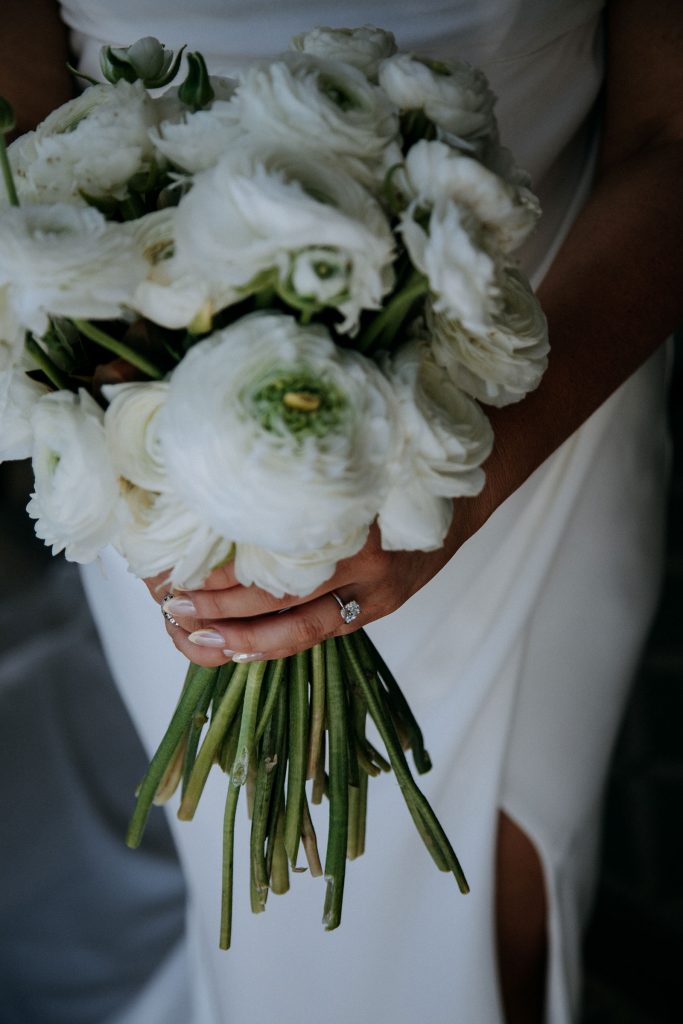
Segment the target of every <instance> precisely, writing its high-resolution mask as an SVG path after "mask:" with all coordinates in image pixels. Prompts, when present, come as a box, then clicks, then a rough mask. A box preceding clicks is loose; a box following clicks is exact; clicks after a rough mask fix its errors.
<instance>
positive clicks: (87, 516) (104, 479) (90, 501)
mask: <svg viewBox="0 0 683 1024" xmlns="http://www.w3.org/2000/svg"><path fill="white" fill-rule="evenodd" d="M103 420H104V413H103V412H102V410H101V409H100V407H99V406H98V405H97V403H96V402H95V401H94V400H93V399H92V398H91V397H90V395H89V394H88V393H87V392H86V391H83V390H81V391H79V393H78V395H74V394H72V393H71V392H70V391H55V392H53V393H52V394H49V395H45V396H44V397H43V398H41V399H40V400H39V401H38V402H37V404H36V405H35V406H34V409H33V413H32V416H31V426H32V428H33V474H34V478H35V484H34V488H35V489H34V493H33V495H32V497H31V500H30V502H29V503H28V505H27V512H28V514H29V515H30V516H31V518H32V519H35V520H36V525H35V531H36V535H37V536H38V537H40V539H41V540H43V541H45V543H46V544H48V545H51V547H52V553H53V555H56V554H58V553H59V552H60V551H64V554H65V556H66V558H67V559H68V560H69V561H70V562H91V561H93V559H95V558H96V557H97V555H98V554H99V552H100V551H101V550H102V548H104V547H106V546H107V544H110V543H111V542H112V541H113V540H114V539H115V538H116V535H117V533H118V531H119V529H120V526H121V522H122V519H123V516H124V507H123V503H122V501H121V498H120V495H119V483H118V479H117V476H116V473H115V471H114V467H113V466H112V464H111V461H110V458H109V453H108V451H107V443H106V439H105V435H104V424H103Z"/></svg>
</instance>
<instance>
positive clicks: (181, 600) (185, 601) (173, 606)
mask: <svg viewBox="0 0 683 1024" xmlns="http://www.w3.org/2000/svg"><path fill="white" fill-rule="evenodd" d="M163 607H164V611H167V612H170V613H171V615H196V614H197V609H196V608H195V606H194V605H193V604H192V601H190V599H189V597H169V598H168V600H167V601H164V603H163Z"/></svg>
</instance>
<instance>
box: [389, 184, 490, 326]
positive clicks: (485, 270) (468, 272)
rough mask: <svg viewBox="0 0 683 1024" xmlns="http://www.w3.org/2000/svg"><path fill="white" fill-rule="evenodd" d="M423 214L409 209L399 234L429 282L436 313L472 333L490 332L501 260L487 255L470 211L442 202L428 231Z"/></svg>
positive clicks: (402, 221) (429, 223)
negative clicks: (442, 313) (442, 314)
mask: <svg viewBox="0 0 683 1024" xmlns="http://www.w3.org/2000/svg"><path fill="white" fill-rule="evenodd" d="M420 213H421V211H420V208H419V206H418V203H417V201H414V202H413V203H411V205H410V206H409V207H408V209H407V210H406V211H405V213H404V214H403V215H402V217H401V221H400V225H399V230H400V231H401V234H402V235H403V241H404V242H405V246H406V249H407V250H408V254H409V255H410V258H411V260H412V262H413V264H414V265H415V266H416V267H417V268H418V270H421V271H422V273H423V274H425V275H426V277H427V279H428V281H429V287H430V290H431V292H432V302H433V305H434V308H435V309H436V310H438V311H439V312H444V313H445V314H447V315H448V316H450V317H451V318H452V319H454V320H461V321H462V323H463V324H464V325H466V326H467V327H468V328H469V329H470V330H473V331H482V330H486V329H487V328H488V326H489V325H490V324H491V322H492V317H493V316H494V315H495V313H496V312H497V311H498V309H499V307H500V287H499V284H498V277H499V274H500V259H499V258H498V259H497V258H496V257H495V256H493V255H491V254H490V253H489V252H487V251H486V249H485V248H484V245H483V239H482V237H481V235H482V233H481V229H480V226H479V224H478V222H477V221H476V220H475V218H474V217H473V216H472V214H471V213H469V212H468V211H467V210H463V209H462V208H460V207H458V206H456V205H455V204H454V203H451V202H449V201H448V200H440V201H439V202H437V203H436V204H435V205H434V208H433V209H432V211H431V213H430V214H429V218H428V221H427V224H426V226H423V223H421V221H422V218H421V217H420ZM418 217H419V220H418Z"/></svg>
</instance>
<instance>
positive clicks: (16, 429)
mask: <svg viewBox="0 0 683 1024" xmlns="http://www.w3.org/2000/svg"><path fill="white" fill-rule="evenodd" d="M48 393H49V389H48V388H47V387H46V386H45V385H44V384H40V383H39V382H38V381H36V380H33V379H32V378H31V377H27V376H26V374H25V373H24V371H23V370H18V369H13V370H0V462H4V461H6V460H10V459H29V458H30V457H31V455H32V454H33V427H32V426H31V414H32V412H33V408H34V406H35V404H36V402H37V401H38V400H39V399H40V398H42V397H43V395H47V394H48Z"/></svg>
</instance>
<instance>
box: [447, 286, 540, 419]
mask: <svg viewBox="0 0 683 1024" xmlns="http://www.w3.org/2000/svg"><path fill="white" fill-rule="evenodd" d="M501 283H502V304H501V308H500V312H499V313H497V314H496V315H495V316H494V317H493V322H492V324H491V326H490V327H489V329H488V330H486V331H483V332H481V333H479V334H473V333H471V332H469V331H467V330H466V329H465V328H464V327H463V326H462V325H461V324H460V323H458V321H457V320H455V321H454V320H449V319H448V317H447V316H444V315H443V314H438V313H433V312H431V313H430V314H429V316H428V325H429V328H430V333H431V336H432V351H433V354H434V359H435V360H436V361H437V362H438V363H439V364H440V365H441V366H443V367H445V369H446V371H447V373H448V375H449V376H450V378H451V380H452V381H453V382H454V383H455V384H457V385H458V387H461V388H462V389H463V391H466V392H467V394H468V395H472V396H473V397H474V398H477V399H479V401H480V402H486V403H487V404H489V405H495V406H499V407H500V406H503V405H509V404H510V403H511V402H518V401H519V400H520V399H521V398H524V396H525V395H526V394H528V393H529V392H530V391H533V390H534V388H536V387H537V386H538V384H539V383H540V380H541V377H542V376H543V374H544V372H545V369H546V366H547V364H548V352H549V348H550V346H549V344H548V327H547V323H546V319H545V316H544V315H543V310H542V309H541V306H540V303H539V302H538V300H537V298H536V296H535V295H534V293H533V291H532V290H531V287H530V286H529V283H528V281H527V280H526V278H525V277H524V275H523V274H521V273H520V272H519V271H518V270H516V269H515V268H513V267H507V268H506V269H505V272H504V274H503V277H502V279H501Z"/></svg>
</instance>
